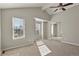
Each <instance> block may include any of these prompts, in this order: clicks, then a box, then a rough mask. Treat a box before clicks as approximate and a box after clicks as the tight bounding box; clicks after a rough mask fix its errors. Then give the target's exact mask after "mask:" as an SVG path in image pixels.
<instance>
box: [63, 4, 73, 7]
mask: <svg viewBox="0 0 79 59" xmlns="http://www.w3.org/2000/svg"><path fill="white" fill-rule="evenodd" d="M72 4H73V3H68V4H65V5H63V6H68V5H72Z"/></svg>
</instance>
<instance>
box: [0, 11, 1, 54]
mask: <svg viewBox="0 0 79 59" xmlns="http://www.w3.org/2000/svg"><path fill="white" fill-rule="evenodd" d="M0 55H1V10H0Z"/></svg>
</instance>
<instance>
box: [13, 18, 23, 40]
mask: <svg viewBox="0 0 79 59" xmlns="http://www.w3.org/2000/svg"><path fill="white" fill-rule="evenodd" d="M16 18H18V19H20V20H22V21H23V35H22V36H20V37H17V38H15V37H14V24H15V22H14V20H15V19H16ZM12 34H13V35H12V38H13V40H16V39H23V38H25V21H24V19H23V18H20V17H12Z"/></svg>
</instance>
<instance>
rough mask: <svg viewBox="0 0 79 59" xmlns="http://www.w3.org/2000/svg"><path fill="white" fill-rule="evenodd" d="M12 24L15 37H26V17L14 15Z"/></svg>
mask: <svg viewBox="0 0 79 59" xmlns="http://www.w3.org/2000/svg"><path fill="white" fill-rule="evenodd" d="M12 25H13V39H20V38H24V37H25V23H24V19H22V18H19V17H13V18H12Z"/></svg>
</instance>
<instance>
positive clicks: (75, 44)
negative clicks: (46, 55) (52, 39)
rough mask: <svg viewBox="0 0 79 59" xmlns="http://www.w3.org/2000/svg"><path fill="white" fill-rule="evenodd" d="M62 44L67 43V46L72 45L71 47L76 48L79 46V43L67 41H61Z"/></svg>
mask: <svg viewBox="0 0 79 59" xmlns="http://www.w3.org/2000/svg"><path fill="white" fill-rule="evenodd" d="M61 42H62V43H66V44H70V45H74V46H79V44H77V43H72V42H67V41H61Z"/></svg>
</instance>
